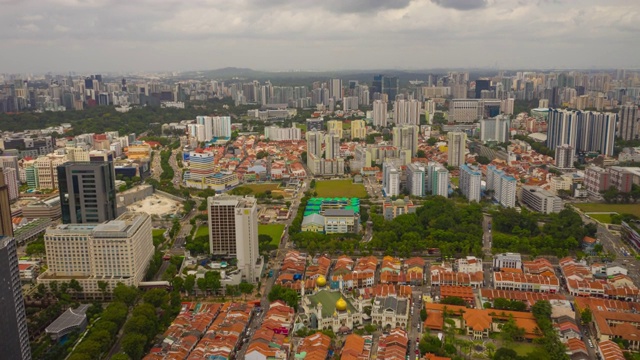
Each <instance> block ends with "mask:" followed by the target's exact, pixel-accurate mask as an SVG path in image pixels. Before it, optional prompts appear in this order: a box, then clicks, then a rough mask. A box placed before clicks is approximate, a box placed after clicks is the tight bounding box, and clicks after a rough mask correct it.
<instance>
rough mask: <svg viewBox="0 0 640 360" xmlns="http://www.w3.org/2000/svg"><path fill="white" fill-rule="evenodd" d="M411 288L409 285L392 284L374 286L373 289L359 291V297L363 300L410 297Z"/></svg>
mask: <svg viewBox="0 0 640 360" xmlns="http://www.w3.org/2000/svg"><path fill="white" fill-rule="evenodd" d="M411 293H412V291H411V286H409V285H393V284H376V285H374V286H373V287H366V288H363V289H360V295H362V297H363V298H365V299H370V298H373V297H378V296H396V297H399V298H410V297H411Z"/></svg>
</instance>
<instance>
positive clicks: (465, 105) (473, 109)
mask: <svg viewBox="0 0 640 360" xmlns="http://www.w3.org/2000/svg"><path fill="white" fill-rule="evenodd" d="M482 108H483V106H482V101H480V100H473V99H453V100H451V102H450V105H449V118H448V120H449V121H450V122H456V123H471V122H474V121H476V120H478V119H481V118H482Z"/></svg>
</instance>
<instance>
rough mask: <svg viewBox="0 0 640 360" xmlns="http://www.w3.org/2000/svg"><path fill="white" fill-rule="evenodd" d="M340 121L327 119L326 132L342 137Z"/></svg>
mask: <svg viewBox="0 0 640 360" xmlns="http://www.w3.org/2000/svg"><path fill="white" fill-rule="evenodd" d="M342 131H343V130H342V121H340V120H329V121H327V133H329V134H334V135H338V138H340V139H342Z"/></svg>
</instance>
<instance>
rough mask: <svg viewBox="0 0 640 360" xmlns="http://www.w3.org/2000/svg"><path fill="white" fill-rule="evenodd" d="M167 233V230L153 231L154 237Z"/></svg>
mask: <svg viewBox="0 0 640 360" xmlns="http://www.w3.org/2000/svg"><path fill="white" fill-rule="evenodd" d="M165 231H167V230H165V229H153V230H151V234H152V235H153V237H156V236H162V234H164V232H165Z"/></svg>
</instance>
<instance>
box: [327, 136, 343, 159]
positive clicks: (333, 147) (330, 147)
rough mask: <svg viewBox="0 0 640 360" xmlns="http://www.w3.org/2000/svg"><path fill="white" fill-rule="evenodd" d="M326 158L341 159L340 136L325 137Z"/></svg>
mask: <svg viewBox="0 0 640 360" xmlns="http://www.w3.org/2000/svg"><path fill="white" fill-rule="evenodd" d="M324 157H325V159H327V160H328V159H335V158H339V157H340V137H339V136H338V135H336V134H327V135H325V137H324Z"/></svg>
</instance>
